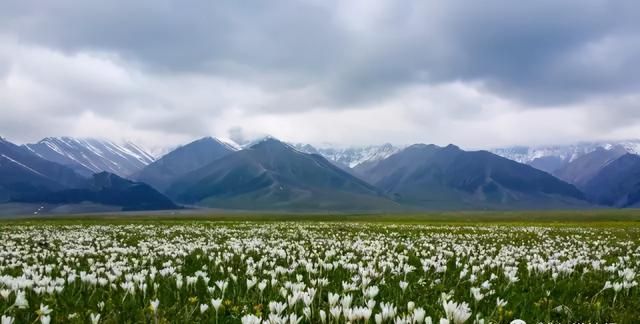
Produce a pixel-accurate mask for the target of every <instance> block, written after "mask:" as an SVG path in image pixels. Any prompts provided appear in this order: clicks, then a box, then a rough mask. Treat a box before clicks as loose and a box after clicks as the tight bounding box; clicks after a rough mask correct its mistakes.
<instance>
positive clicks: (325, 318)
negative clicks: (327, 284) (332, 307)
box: [320, 309, 327, 323]
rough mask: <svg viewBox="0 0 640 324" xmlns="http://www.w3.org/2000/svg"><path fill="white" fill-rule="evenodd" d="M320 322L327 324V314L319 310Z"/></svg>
mask: <svg viewBox="0 0 640 324" xmlns="http://www.w3.org/2000/svg"><path fill="white" fill-rule="evenodd" d="M320 322H322V323H326V322H327V312H325V311H324V310H322V309H321V310H320Z"/></svg>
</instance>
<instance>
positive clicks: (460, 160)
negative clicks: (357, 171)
mask: <svg viewBox="0 0 640 324" xmlns="http://www.w3.org/2000/svg"><path fill="white" fill-rule="evenodd" d="M365 179H366V180H368V181H369V182H370V183H372V184H374V185H376V186H378V187H379V188H382V189H383V190H385V192H386V193H388V194H392V195H394V197H395V198H396V199H397V200H398V201H400V202H404V203H409V204H415V205H420V206H424V207H428V208H459V207H462V206H470V207H482V208H535V207H538V208H539V207H543V206H544V207H546V208H552V207H558V206H565V205H572V204H581V200H582V199H583V195H582V193H581V192H580V191H579V190H578V189H576V188H575V187H574V186H572V185H570V184H567V183H565V182H563V181H561V180H558V179H556V178H554V177H553V176H551V175H549V174H547V173H545V172H542V171H540V170H537V169H535V168H533V167H530V166H527V165H524V164H520V163H517V162H514V161H511V160H508V159H505V158H502V157H499V156H497V155H495V154H492V153H489V152H486V151H476V152H466V151H463V150H460V149H459V148H458V147H456V146H454V145H449V146H447V147H438V146H435V145H424V144H417V145H412V146H410V147H408V148H406V149H405V150H403V151H401V152H399V153H397V154H394V155H392V156H390V157H389V158H387V159H385V160H382V161H380V162H379V163H378V164H377V165H376V166H374V167H373V168H371V169H370V170H368V172H367V173H366V175H365ZM539 204H544V205H539Z"/></svg>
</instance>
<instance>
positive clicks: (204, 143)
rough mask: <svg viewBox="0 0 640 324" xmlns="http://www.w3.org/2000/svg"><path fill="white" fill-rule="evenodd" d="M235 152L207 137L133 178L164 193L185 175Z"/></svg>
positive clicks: (176, 151) (166, 156)
mask: <svg viewBox="0 0 640 324" xmlns="http://www.w3.org/2000/svg"><path fill="white" fill-rule="evenodd" d="M234 151H235V148H234V147H232V146H230V145H228V144H227V143H224V142H221V141H219V140H217V139H214V138H211V137H205V138H202V139H199V140H197V141H194V142H192V143H189V144H187V145H185V146H182V147H179V148H177V149H175V150H173V151H172V152H170V153H168V154H166V155H165V156H163V157H162V158H160V159H158V160H157V161H155V162H153V163H151V164H149V165H148V166H147V167H145V168H144V169H142V170H141V171H139V172H138V173H136V174H134V175H133V176H132V177H133V178H134V179H136V180H139V181H142V182H145V183H148V184H150V185H151V186H153V187H154V188H156V189H158V190H160V191H164V190H166V189H167V188H168V187H169V185H170V184H171V183H172V182H174V181H176V180H177V179H179V178H180V177H182V176H184V175H185V174H187V173H189V172H192V171H194V170H197V169H199V168H201V167H203V166H205V165H207V164H209V163H211V162H213V161H215V160H217V159H219V158H221V157H223V156H226V155H227V154H229V153H232V152H234Z"/></svg>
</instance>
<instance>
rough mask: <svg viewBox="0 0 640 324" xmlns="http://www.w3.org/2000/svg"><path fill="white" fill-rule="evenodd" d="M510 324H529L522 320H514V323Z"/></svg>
mask: <svg viewBox="0 0 640 324" xmlns="http://www.w3.org/2000/svg"><path fill="white" fill-rule="evenodd" d="M509 324H527V322H525V321H523V320H521V319H514V320H513V321H511V323H509Z"/></svg>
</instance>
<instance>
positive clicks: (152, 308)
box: [151, 298, 160, 314]
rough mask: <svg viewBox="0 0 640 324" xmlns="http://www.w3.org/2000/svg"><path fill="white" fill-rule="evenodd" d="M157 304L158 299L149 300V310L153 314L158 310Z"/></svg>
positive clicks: (158, 302)
mask: <svg viewBox="0 0 640 324" xmlns="http://www.w3.org/2000/svg"><path fill="white" fill-rule="evenodd" d="M158 305H160V301H159V300H158V298H156V300H152V301H151V310H152V311H153V313H154V314H155V313H156V312H157V311H158Z"/></svg>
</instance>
